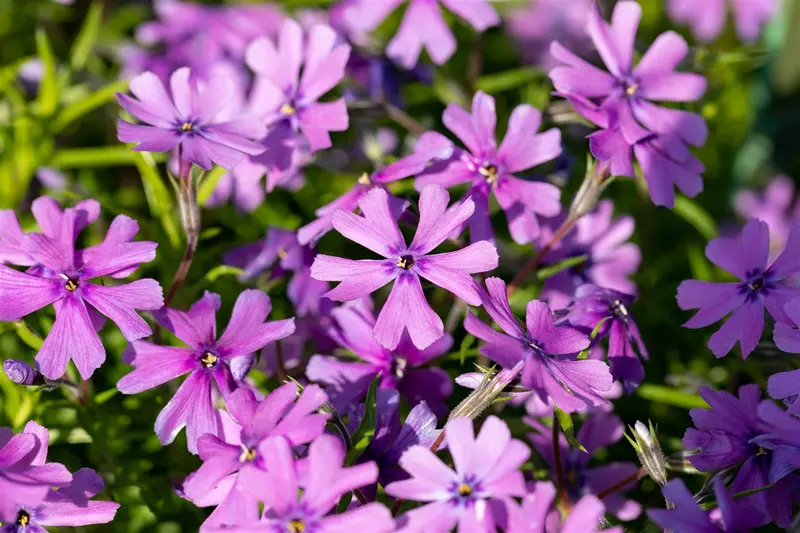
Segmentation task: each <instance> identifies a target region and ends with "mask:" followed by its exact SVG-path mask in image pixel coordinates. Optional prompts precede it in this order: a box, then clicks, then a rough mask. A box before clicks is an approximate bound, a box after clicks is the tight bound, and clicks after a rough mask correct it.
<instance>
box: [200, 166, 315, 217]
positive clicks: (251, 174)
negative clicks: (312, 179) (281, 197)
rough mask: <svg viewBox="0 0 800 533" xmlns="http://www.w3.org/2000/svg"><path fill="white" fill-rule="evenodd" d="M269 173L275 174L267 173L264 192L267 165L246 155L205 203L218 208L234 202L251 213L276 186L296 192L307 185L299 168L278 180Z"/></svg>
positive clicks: (238, 207) (221, 181) (221, 179)
mask: <svg viewBox="0 0 800 533" xmlns="http://www.w3.org/2000/svg"><path fill="white" fill-rule="evenodd" d="M270 176H273V175H272V174H269V175H268V176H267V189H266V191H265V190H264V184H263V183H262V178H263V177H264V168H263V167H262V166H261V165H259V164H257V163H255V162H254V161H253V160H252V159H251V158H250V157H246V158H244V159H243V160H242V162H241V163H239V164H238V165H236V166H235V167H234V168H232V169H231V170H229V171H228V172H226V173H225V174H224V175H223V176H222V178H220V180H219V182H218V183H217V186H216V187H215V188H214V192H213V193H211V196H210V197H209V198H208V200H207V201H206V203H205V205H206V206H207V207H218V206H221V205H225V204H227V203H228V202H232V203H233V204H234V205H235V206H236V208H237V209H238V210H239V211H240V212H242V213H252V212H253V211H255V210H256V209H257V208H258V207H259V206H260V205H261V204H263V203H264V200H265V199H266V196H267V193H268V192H272V191H273V189H274V188H275V187H280V188H282V189H286V190H288V191H291V192H296V191H298V190H300V189H301V188H302V187H303V185H305V176H303V174H302V173H301V172H300V171H299V170H298V171H297V172H294V173H288V174H285V175H281V176H280V179H279V180H277V181H276V182H275V183H271V182H272V181H274V180H271V179H270Z"/></svg>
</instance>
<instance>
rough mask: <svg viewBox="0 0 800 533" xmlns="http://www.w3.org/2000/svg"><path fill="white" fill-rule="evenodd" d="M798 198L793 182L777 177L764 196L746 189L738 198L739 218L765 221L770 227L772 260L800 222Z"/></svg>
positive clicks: (771, 182)
mask: <svg viewBox="0 0 800 533" xmlns="http://www.w3.org/2000/svg"><path fill="white" fill-rule="evenodd" d="M794 195H795V187H794V183H793V182H792V180H790V179H789V178H788V177H786V176H775V177H773V178H772V179H771V180H770V181H769V184H768V185H767V187H766V188H765V189H764V192H763V194H760V195H759V194H758V193H757V192H756V191H754V190H751V189H745V190H742V191H740V192H738V193H737V194H736V197H735V198H734V204H733V205H734V209H735V210H736V214H738V215H739V216H740V217H743V218H745V219H750V218H757V219H759V220H763V221H764V222H766V223H767V226H769V249H770V258H771V259H774V258H775V257H774V256H776V255H777V254H778V253H779V252H780V251H781V250H783V248H784V246H786V240H787V239H788V238H789V228H790V227H791V225H792V221H794V220H797V219H800V201H798V202H794V203H793V199H794Z"/></svg>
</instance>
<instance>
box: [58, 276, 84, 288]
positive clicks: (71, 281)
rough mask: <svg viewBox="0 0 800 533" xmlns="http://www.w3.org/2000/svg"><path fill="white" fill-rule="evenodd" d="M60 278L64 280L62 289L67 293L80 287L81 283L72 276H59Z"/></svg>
mask: <svg viewBox="0 0 800 533" xmlns="http://www.w3.org/2000/svg"><path fill="white" fill-rule="evenodd" d="M61 278H62V279H63V280H64V288H65V289H67V291H69V292H73V291H76V290H77V289H78V287H80V286H81V281H80V280H79V279H78V278H76V277H74V276H67V275H66V274H61Z"/></svg>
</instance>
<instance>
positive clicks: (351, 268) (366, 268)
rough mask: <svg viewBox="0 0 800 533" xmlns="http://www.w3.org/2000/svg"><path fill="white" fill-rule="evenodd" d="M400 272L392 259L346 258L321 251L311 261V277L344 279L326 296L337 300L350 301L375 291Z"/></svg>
mask: <svg viewBox="0 0 800 533" xmlns="http://www.w3.org/2000/svg"><path fill="white" fill-rule="evenodd" d="M396 276H397V269H396V268H395V266H394V264H393V263H389V262H387V261H386V260H371V259H361V260H359V261H355V260H353V259H344V258H342V257H333V256H330V255H324V254H318V255H317V256H316V257H315V258H314V263H313V264H312V265H311V277H313V278H314V279H317V280H321V281H341V283H340V284H339V285H338V286H337V287H336V288H335V289H332V290H330V291H328V292H327V293H326V294H325V296H326V297H327V298H330V299H331V300H335V301H337V302H349V301H351V300H356V299H358V298H361V297H363V296H367V295H368V294H371V293H373V292H374V291H376V290H378V289H380V288H381V287H383V286H384V285H386V284H387V283H389V282H390V281H392V280H393V279H394V278H395V277H396Z"/></svg>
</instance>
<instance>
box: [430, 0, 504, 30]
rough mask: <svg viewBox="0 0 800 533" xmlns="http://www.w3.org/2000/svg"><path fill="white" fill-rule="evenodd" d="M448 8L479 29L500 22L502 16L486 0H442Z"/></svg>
mask: <svg viewBox="0 0 800 533" xmlns="http://www.w3.org/2000/svg"><path fill="white" fill-rule="evenodd" d="M442 3H443V4H444V5H446V6H447V9H449V10H450V11H452V12H453V13H455V14H456V15H458V16H459V17H461V18H463V19H465V20H466V21H467V22H469V23H470V24H471V25H472V27H473V28H475V29H476V30H478V31H485V30H486V29H487V28H490V27H492V26H496V25H498V24H500V16H499V15H498V14H497V11H495V10H494V8H493V7H492V5H491V4H490V3H489V2H487V1H486V0H476V1H473V2H464V1H463V0H442Z"/></svg>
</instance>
